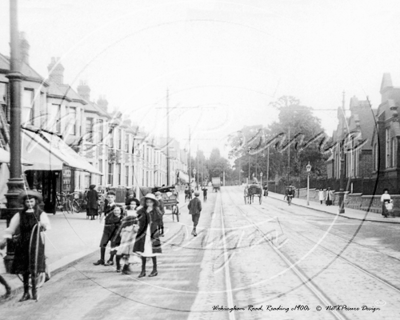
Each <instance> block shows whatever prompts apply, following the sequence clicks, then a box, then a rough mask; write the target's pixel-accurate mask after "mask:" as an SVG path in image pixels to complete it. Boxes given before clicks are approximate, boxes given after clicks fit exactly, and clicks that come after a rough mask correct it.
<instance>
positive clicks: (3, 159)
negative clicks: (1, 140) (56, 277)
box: [0, 148, 33, 166]
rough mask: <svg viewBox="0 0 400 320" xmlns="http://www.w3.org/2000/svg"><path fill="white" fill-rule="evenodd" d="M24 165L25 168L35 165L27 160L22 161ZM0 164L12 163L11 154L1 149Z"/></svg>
mask: <svg viewBox="0 0 400 320" xmlns="http://www.w3.org/2000/svg"><path fill="white" fill-rule="evenodd" d="M21 161H22V165H24V166H32V165H33V163H32V162H29V161H27V160H25V159H24V158H22V159H21ZM0 163H10V153H9V152H8V151H7V150H4V149H3V148H0Z"/></svg>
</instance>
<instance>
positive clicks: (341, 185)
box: [339, 91, 346, 214]
mask: <svg viewBox="0 0 400 320" xmlns="http://www.w3.org/2000/svg"><path fill="white" fill-rule="evenodd" d="M344 108H345V93H344V91H343V101H342V116H343V119H342V121H343V127H342V130H343V129H344V124H345V121H346V114H345V109H344ZM340 139H341V141H340V144H339V146H340V180H339V214H343V213H345V210H344V175H345V172H344V169H345V168H344V166H345V155H344V145H345V139H346V138H345V132H344V130H343V131H342V134H341V137H340Z"/></svg>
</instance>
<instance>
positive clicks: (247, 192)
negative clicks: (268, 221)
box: [244, 184, 263, 204]
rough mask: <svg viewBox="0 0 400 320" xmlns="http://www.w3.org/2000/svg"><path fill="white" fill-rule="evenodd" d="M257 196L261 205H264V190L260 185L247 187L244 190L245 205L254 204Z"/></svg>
mask: <svg viewBox="0 0 400 320" xmlns="http://www.w3.org/2000/svg"><path fill="white" fill-rule="evenodd" d="M255 196H257V197H258V198H259V203H260V204H261V203H262V198H263V189H262V187H261V186H260V185H258V184H252V185H250V186H246V188H245V189H244V203H245V204H247V203H249V204H252V203H253V202H254V197H255Z"/></svg>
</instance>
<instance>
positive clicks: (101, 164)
mask: <svg viewBox="0 0 400 320" xmlns="http://www.w3.org/2000/svg"><path fill="white" fill-rule="evenodd" d="M99 171H100V172H101V173H103V160H99ZM100 185H101V186H102V185H103V176H100Z"/></svg>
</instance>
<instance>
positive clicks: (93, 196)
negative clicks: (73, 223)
mask: <svg viewBox="0 0 400 320" xmlns="http://www.w3.org/2000/svg"><path fill="white" fill-rule="evenodd" d="M95 188H96V186H95V185H94V184H92V185H90V186H89V191H88V192H87V193H86V202H87V204H86V212H87V216H88V217H90V219H91V220H94V218H95V217H96V216H97V215H98V212H99V203H98V201H99V194H98V193H97V191H96V189H95Z"/></svg>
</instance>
